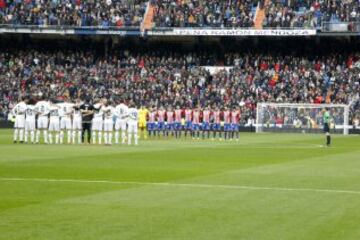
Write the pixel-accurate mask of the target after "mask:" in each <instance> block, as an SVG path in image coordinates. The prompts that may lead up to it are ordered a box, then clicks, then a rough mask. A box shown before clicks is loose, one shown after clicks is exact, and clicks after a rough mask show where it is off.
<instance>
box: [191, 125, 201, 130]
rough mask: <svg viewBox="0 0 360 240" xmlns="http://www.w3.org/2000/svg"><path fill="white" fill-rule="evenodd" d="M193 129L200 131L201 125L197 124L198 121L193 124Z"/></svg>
mask: <svg viewBox="0 0 360 240" xmlns="http://www.w3.org/2000/svg"><path fill="white" fill-rule="evenodd" d="M192 130H193V131H199V130H200V125H199V124H197V123H194V124H193V125H192Z"/></svg>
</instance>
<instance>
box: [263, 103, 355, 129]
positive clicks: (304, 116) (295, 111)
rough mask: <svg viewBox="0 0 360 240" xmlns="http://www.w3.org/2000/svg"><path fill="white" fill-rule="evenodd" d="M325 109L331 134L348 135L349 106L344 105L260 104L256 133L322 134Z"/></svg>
mask: <svg viewBox="0 0 360 240" xmlns="http://www.w3.org/2000/svg"><path fill="white" fill-rule="evenodd" d="M325 108H328V109H329V112H330V116H331V123H330V129H331V132H332V133H342V134H348V131H349V129H348V123H349V106H348V105H343V104H292V103H258V104H257V112H256V132H258V133H259V132H298V133H322V131H323V126H324V125H323V110H324V109H325Z"/></svg>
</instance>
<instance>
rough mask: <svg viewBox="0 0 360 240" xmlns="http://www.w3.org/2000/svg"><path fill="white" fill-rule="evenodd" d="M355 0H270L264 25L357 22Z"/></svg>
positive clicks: (358, 11) (358, 10)
mask: <svg viewBox="0 0 360 240" xmlns="http://www.w3.org/2000/svg"><path fill="white" fill-rule="evenodd" d="M359 4H360V3H359V1H355V0H340V1H336V0H320V1H319V0H315V1H303V0H295V1H270V2H269V4H268V5H266V10H265V12H266V17H265V20H264V23H263V25H264V27H272V28H274V27H275V28H276V27H305V28H314V27H319V26H321V23H322V22H331V23H338V22H358V21H359V20H360V5H359Z"/></svg>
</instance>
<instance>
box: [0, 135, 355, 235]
mask: <svg viewBox="0 0 360 240" xmlns="http://www.w3.org/2000/svg"><path fill="white" fill-rule="evenodd" d="M324 141H325V139H324V136H323V135H311V134H309V135H307V134H250V133H246V134H245V133H244V134H241V138H240V141H239V142H224V141H223V142H220V141H211V140H146V141H140V145H139V146H121V145H120V146H111V147H106V146H90V145H81V146H80V145H78V146H74V145H51V146H49V145H20V144H16V145H15V144H13V143H12V131H11V130H0V153H1V154H0V239H1V240H11V239H19V240H20V239H21V240H24V239H36V240H39V239H41V240H42V239H59V240H66V239H86V240H91V239H186V240H187V239H191V240H192V239H206V240H208V239H255V240H261V239H273V240H279V239H291V240H294V239H299V240H304V239H326V240H329V239H334V240H335V239H336V240H339V239H341V240H344V239H360V227H359V226H360V137H359V136H342V135H336V136H333V145H332V146H331V147H330V148H326V147H323V146H322V144H323V143H324Z"/></svg>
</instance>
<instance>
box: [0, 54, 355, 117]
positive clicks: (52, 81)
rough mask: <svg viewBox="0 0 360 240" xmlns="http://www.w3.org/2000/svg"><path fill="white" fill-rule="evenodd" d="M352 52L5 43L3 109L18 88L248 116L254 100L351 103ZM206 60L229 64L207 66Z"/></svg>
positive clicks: (0, 73) (33, 93)
mask: <svg viewBox="0 0 360 240" xmlns="http://www.w3.org/2000/svg"><path fill="white" fill-rule="evenodd" d="M354 56H355V55H347V54H346V55H341V54H338V53H337V54H334V53H332V54H328V55H324V56H316V57H311V58H310V57H305V56H302V57H301V56H292V55H290V54H288V55H286V54H285V55H279V54H277V55H274V54H255V53H234V52H229V53H225V54H223V55H222V56H216V55H213V54H205V53H204V54H200V53H173V52H151V51H149V52H146V53H136V52H130V51H127V50H124V51H120V52H113V53H112V54H110V55H108V56H106V57H105V56H102V55H98V54H95V53H94V52H90V51H77V52H76V51H75V52H74V51H58V52H54V51H35V50H26V51H20V50H12V51H10V50H9V51H1V52H0V82H1V84H0V112H1V114H2V115H3V117H5V116H6V114H7V113H8V112H9V110H10V109H11V108H12V106H14V103H16V101H17V99H18V97H19V96H20V95H27V96H30V97H34V98H36V97H40V96H47V98H53V99H67V100H74V99H75V98H77V97H91V98H92V99H96V98H98V97H106V98H107V99H109V100H111V101H114V102H116V101H117V100H119V99H120V98H125V99H126V100H132V101H134V102H135V103H136V104H146V105H151V106H157V107H159V106H168V105H170V106H176V105H180V106H182V107H186V106H190V107H194V106H197V105H201V106H202V107H205V106H212V107H213V106H218V107H224V106H229V107H231V106H239V105H240V106H242V112H241V114H242V118H241V119H242V121H243V122H246V121H247V120H248V119H249V118H254V117H255V115H256V104H257V102H290V103H302V102H305V103H323V102H327V103H349V102H351V101H352V100H353V99H356V98H358V97H359V93H360V71H359V69H358V68H357V61H358V59H357V58H356V57H354ZM204 66H212V67H214V66H227V67H228V68H223V69H222V68H219V69H217V70H216V69H215V70H216V71H210V70H209V69H208V68H205V67H204ZM359 117H360V112H359V108H358V107H355V108H353V114H352V118H353V120H355V119H356V118H357V119H359Z"/></svg>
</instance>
